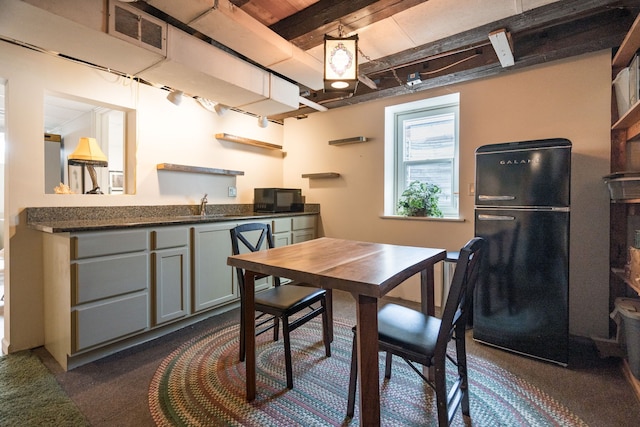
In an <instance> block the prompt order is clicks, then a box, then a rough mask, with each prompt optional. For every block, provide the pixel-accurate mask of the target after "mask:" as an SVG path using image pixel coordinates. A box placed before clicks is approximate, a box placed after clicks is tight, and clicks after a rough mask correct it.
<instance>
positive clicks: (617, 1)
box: [213, 0, 640, 119]
mask: <svg viewBox="0 0 640 427" xmlns="http://www.w3.org/2000/svg"><path fill="white" fill-rule="evenodd" d="M213 1H215V0H213ZM230 1H231V2H232V3H233V4H235V6H237V7H239V8H241V9H242V10H243V11H245V12H246V13H247V14H249V15H251V16H252V17H253V18H254V19H256V20H258V21H260V22H261V23H263V24H264V25H265V26H268V27H269V28H270V29H271V30H273V31H274V32H275V33H277V34H279V35H280V36H281V37H283V38H284V39H286V40H288V41H290V42H291V43H293V44H294V45H296V46H298V47H299V48H301V49H303V50H305V51H308V50H310V49H313V48H317V47H318V46H319V45H321V44H322V42H323V38H324V35H325V34H333V35H337V32H338V27H339V26H343V27H345V28H347V29H348V31H349V32H357V31H358V30H359V29H361V28H365V27H367V26H369V25H371V24H373V23H376V22H379V21H382V20H384V19H385V18H389V17H392V16H393V15H395V14H398V13H400V12H402V11H404V10H407V9H409V8H412V7H415V6H418V5H420V4H421V3H424V2H426V1H427V0H378V1H375V0H349V1H341V0H230ZM477 3H478V4H479V3H480V2H477ZM543 3H544V2H543ZM467 12H468V11H467ZM638 13H640V0H560V1H556V2H552V3H549V4H546V5H544V6H541V7H537V8H534V9H531V10H528V11H526V12H523V13H519V14H516V15H513V16H509V17H506V18H504V19H500V20H498V21H494V22H491V23H489V24H483V25H478V26H477V27H475V28H471V29H468V30H464V31H460V32H458V33H456V34H454V35H452V36H448V37H445V38H441V39H439V40H437V41H434V42H430V43H426V44H423V45H420V46H417V47H414V48H410V49H404V50H401V51H397V52H394V53H392V54H389V55H386V56H384V57H379V58H374V59H373V60H370V61H368V62H364V63H361V65H360V68H359V70H360V75H364V76H366V77H367V78H369V79H371V80H373V81H374V82H375V84H376V88H375V89H373V88H370V87H368V86H367V85H365V84H362V83H360V84H358V86H357V88H356V91H355V93H353V94H344V93H343V94H340V93H338V94H336V93H324V92H323V91H312V90H304V89H305V88H301V89H302V93H303V95H304V96H305V97H307V98H308V99H310V100H312V101H314V102H317V103H319V104H322V105H324V106H325V107H328V108H337V107H341V106H344V105H350V104H356V103H359V102H366V101H370V100H374V99H380V98H383V97H388V96H395V95H400V94H405V93H410V92H416V91H421V90H426V89H431V88H434V87H439V86H444V85H448V84H453V83H458V82H464V81H469V80H473V79H478V78H483V77H488V76H493V75H497V74H500V73H506V72H510V71H511V70H517V69H522V68H525V67H529V66H532V65H536V64H541V63H545V62H549V61H554V60H558V59H562V58H567V57H571V56H576V55H581V54H585V53H589V52H595V51H598V50H602V49H606V48H616V47H617V46H619V45H620V43H621V41H622V39H623V38H624V35H625V33H626V31H627V30H628V29H629V27H630V26H631V24H632V22H633V20H634V19H635V16H636V15H637V14H638ZM451 25H452V28H453V27H454V26H455V25H456V23H455V22H452V24H451ZM498 28H505V29H507V30H508V31H509V32H510V34H511V37H512V41H513V48H514V56H515V58H516V64H515V65H514V66H512V67H509V68H502V67H501V66H500V63H499V61H498V59H497V56H496V54H495V52H494V50H493V48H492V47H491V45H490V43H489V42H488V34H489V32H491V31H493V30H495V29H498ZM416 72H417V73H420V76H421V80H422V83H420V84H418V85H415V86H412V87H408V86H407V85H406V80H407V76H408V75H409V74H410V73H416ZM314 111H315V110H313V109H311V108H309V107H305V106H301V108H300V109H299V110H297V111H293V112H291V113H286V114H282V115H279V116H277V117H271V118H272V119H283V118H285V117H291V116H304V115H305V114H308V113H311V112H314Z"/></svg>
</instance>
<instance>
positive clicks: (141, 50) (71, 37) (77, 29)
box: [0, 0, 167, 75]
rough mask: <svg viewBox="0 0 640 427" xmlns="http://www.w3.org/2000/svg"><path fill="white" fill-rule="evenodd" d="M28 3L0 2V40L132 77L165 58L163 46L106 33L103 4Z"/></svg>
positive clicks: (33, 0)
mask: <svg viewBox="0 0 640 427" xmlns="http://www.w3.org/2000/svg"><path fill="white" fill-rule="evenodd" d="M30 3H33V4H30ZM30 3H27V2H24V1H20V0H0V10H1V11H2V12H1V13H0V36H2V37H4V38H6V39H12V40H15V41H18V42H21V43H26V44H29V45H32V46H35V47H38V48H40V49H43V50H46V51H51V52H56V53H57V52H59V53H62V54H64V55H66V56H69V57H72V58H77V59H80V60H82V61H86V62H89V63H91V64H97V65H100V66H104V67H107V68H111V69H113V70H117V71H120V72H122V73H126V74H132V75H135V74H136V73H138V71H141V70H144V69H145V68H148V67H150V66H151V65H153V64H155V63H157V62H158V61H160V60H161V59H163V58H164V48H163V47H162V46H160V48H151V47H150V46H145V45H144V43H139V42H136V43H132V42H130V41H125V40H123V39H122V38H116V37H112V36H111V35H109V34H107V33H106V32H105V31H104V29H103V23H104V22H105V10H104V3H103V2H102V0H82V2H73V1H69V0H67V1H55V2H52V1H42V0H30ZM80 3H81V4H80ZM40 4H42V7H39V6H40ZM121 4H122V3H121ZM122 5H123V6H126V5H124V4H122ZM74 6H75V7H74ZM136 13H137V15H144V13H143V12H140V11H137V12H136ZM144 19H145V20H148V21H149V22H153V23H154V25H157V26H159V28H160V31H166V26H167V24H166V23H164V22H162V21H158V20H157V19H156V18H154V17H152V16H149V15H145V16H144Z"/></svg>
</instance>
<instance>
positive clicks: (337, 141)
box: [329, 136, 367, 145]
mask: <svg viewBox="0 0 640 427" xmlns="http://www.w3.org/2000/svg"><path fill="white" fill-rule="evenodd" d="M366 141H367V137H366V136H354V137H352V138H344V139H334V140H333V141H329V145H346V144H357V143H358V142H366Z"/></svg>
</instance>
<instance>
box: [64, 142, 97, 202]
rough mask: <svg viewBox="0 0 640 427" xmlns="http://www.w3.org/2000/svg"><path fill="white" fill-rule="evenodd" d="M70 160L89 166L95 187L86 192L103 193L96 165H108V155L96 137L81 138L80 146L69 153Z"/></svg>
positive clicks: (74, 163)
mask: <svg viewBox="0 0 640 427" xmlns="http://www.w3.org/2000/svg"><path fill="white" fill-rule="evenodd" d="M68 160H69V164H70V165H81V166H86V167H87V170H88V171H89V176H90V177H91V184H92V185H93V189H92V190H89V191H87V192H86V193H85V194H103V193H102V190H100V187H99V186H98V176H97V175H96V170H95V169H94V166H103V167H104V166H107V156H105V155H104V153H103V152H102V150H101V149H100V146H99V145H98V142H97V141H96V139H95V138H86V137H82V138H80V142H78V146H77V147H76V149H75V150H74V151H73V153H71V154H69V157H68Z"/></svg>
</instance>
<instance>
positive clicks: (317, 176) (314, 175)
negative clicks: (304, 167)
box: [302, 172, 340, 179]
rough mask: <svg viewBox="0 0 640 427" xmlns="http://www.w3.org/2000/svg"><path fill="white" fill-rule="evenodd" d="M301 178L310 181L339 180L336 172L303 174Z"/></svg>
mask: <svg viewBox="0 0 640 427" xmlns="http://www.w3.org/2000/svg"><path fill="white" fill-rule="evenodd" d="M302 177H303V178H310V179H325V178H340V174H339V173H337V172H321V173H303V174H302Z"/></svg>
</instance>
